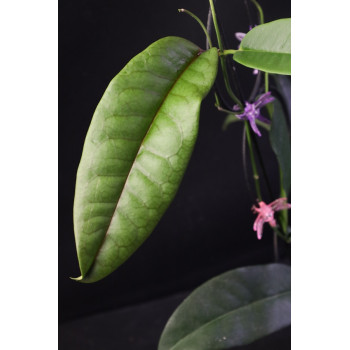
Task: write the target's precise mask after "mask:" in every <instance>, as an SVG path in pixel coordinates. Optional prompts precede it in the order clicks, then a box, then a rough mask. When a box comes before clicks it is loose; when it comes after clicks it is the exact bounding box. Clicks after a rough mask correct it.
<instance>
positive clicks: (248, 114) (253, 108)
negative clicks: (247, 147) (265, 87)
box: [233, 92, 275, 136]
mask: <svg viewBox="0 0 350 350" xmlns="http://www.w3.org/2000/svg"><path fill="white" fill-rule="evenodd" d="M274 99H275V98H274V97H272V96H271V92H266V93H265V94H262V95H261V96H260V97H259V98H258V99H257V100H256V101H255V102H253V103H249V102H246V103H245V107H244V112H243V113H241V114H236V117H237V118H239V119H242V120H248V121H249V123H250V126H251V128H252V129H253V131H254V132H255V133H256V134H257V135H258V136H261V133H260V131H259V129H258V127H257V126H256V124H255V119H259V120H260V121H262V122H264V123H267V124H270V120H268V119H267V118H265V117H263V116H262V115H261V113H260V109H261V108H262V107H264V106H265V105H267V104H268V103H270V102H272V101H274ZM233 110H234V111H238V110H239V107H238V106H237V105H235V106H233Z"/></svg>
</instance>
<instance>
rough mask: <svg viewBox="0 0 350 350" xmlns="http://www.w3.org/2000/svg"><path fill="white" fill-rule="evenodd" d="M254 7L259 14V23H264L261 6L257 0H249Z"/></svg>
mask: <svg viewBox="0 0 350 350" xmlns="http://www.w3.org/2000/svg"><path fill="white" fill-rule="evenodd" d="M250 1H251V2H252V3H253V4H254V5H255V7H256V8H257V10H258V12H259V16H260V24H264V12H263V10H262V8H261V6H260V5H259V4H258V2H257V1H256V0H250Z"/></svg>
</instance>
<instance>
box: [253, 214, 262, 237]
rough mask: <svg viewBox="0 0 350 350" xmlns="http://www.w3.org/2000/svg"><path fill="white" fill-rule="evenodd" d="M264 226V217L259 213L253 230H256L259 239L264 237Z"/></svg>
mask: <svg viewBox="0 0 350 350" xmlns="http://www.w3.org/2000/svg"><path fill="white" fill-rule="evenodd" d="M263 226H264V219H263V218H262V217H261V215H258V217H257V218H256V220H255V221H254V226H253V230H254V231H256V235H257V237H258V239H261V238H262V235H263Z"/></svg>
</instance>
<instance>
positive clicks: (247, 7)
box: [244, 0, 254, 28]
mask: <svg viewBox="0 0 350 350" xmlns="http://www.w3.org/2000/svg"><path fill="white" fill-rule="evenodd" d="M244 6H245V8H246V11H247V16H248V22H249V27H250V28H252V27H253V24H254V23H253V21H252V16H251V14H250V10H249V5H248V1H247V0H244Z"/></svg>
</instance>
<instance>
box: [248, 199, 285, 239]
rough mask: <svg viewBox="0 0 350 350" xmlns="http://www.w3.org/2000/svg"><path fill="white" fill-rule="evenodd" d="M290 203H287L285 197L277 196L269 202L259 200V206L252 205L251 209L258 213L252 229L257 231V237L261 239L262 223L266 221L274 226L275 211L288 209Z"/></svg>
mask: <svg viewBox="0 0 350 350" xmlns="http://www.w3.org/2000/svg"><path fill="white" fill-rule="evenodd" d="M289 208H290V204H289V203H287V198H278V199H276V200H275V201H273V202H271V203H270V204H266V203H265V202H263V201H261V202H259V208H257V207H256V206H255V205H253V207H252V210H253V212H254V213H256V214H258V217H257V218H256V220H255V222H254V226H253V230H254V231H257V236H258V239H261V237H262V234H263V225H264V223H265V222H268V223H269V224H270V226H271V227H276V220H275V218H274V214H275V212H276V211H279V210H284V209H289Z"/></svg>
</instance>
